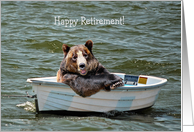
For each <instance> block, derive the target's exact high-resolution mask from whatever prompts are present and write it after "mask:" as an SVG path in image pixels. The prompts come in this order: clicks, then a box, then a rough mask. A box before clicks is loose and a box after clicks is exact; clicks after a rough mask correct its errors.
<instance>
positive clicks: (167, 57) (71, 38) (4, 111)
mask: <svg viewBox="0 0 194 132" xmlns="http://www.w3.org/2000/svg"><path fill="white" fill-rule="evenodd" d="M58 16H60V25H59V23H58V21H56V25H55V17H56V18H58ZM123 16H124V17H123ZM81 17H82V18H85V19H89V20H87V21H88V23H86V21H84V22H85V23H86V25H85V23H83V22H81ZM70 19H71V22H73V20H75V21H76V20H78V22H77V25H75V23H74V25H73V24H71V25H70V24H68V22H69V23H70ZM91 19H95V20H96V19H102V21H103V20H104V19H108V20H110V21H111V20H112V19H113V20H115V19H118V22H117V23H115V21H112V24H107V23H100V22H98V23H95V24H94V23H91ZM120 19H121V20H120ZM68 20H69V21H68ZM75 21H74V22H75ZM88 39H91V40H92V41H93V42H94V47H93V53H94V55H95V57H96V58H97V59H98V60H99V61H100V62H101V63H102V64H103V65H104V66H105V67H106V68H107V69H108V70H109V71H110V72H121V73H126V74H133V75H139V74H143V75H152V76H157V77H163V78H166V79H168V83H167V84H166V85H165V86H163V87H162V89H161V92H160V94H159V97H158V99H157V101H156V103H155V105H154V106H152V107H151V108H149V109H146V110H142V111H139V112H122V113H120V114H115V115H112V116H107V115H106V114H105V115H104V116H95V115H91V116H72V115H71V116H70V115H55V114H37V113H36V112H35V108H34V100H33V99H30V98H25V97H9V98H8V97H1V130H2V131H5V130H6V131H7V130H9V131H13V130H15V131H22V130H23V131H24V130H28V131H47V130H49V131H50V130H58V131H59V130H63V131H65V130H68V131H71V130H72V131H77V130H79V131H81V130H84V131H86V130H90V131H98V130H99V131H107V130H108V131H114V130H116V131H121V130H123V131H144V130H149V131H180V130H181V2H180V1H177V2H152V1H150V2H146V1H145V2H141V1H138V2H136V1H133V2H130V1H129V2H97V1H94V2H63V1H61V2H51V1H50V2H30V1H29V2H24V1H20V2H11V1H10V2H1V94H2V95H25V94H26V93H25V92H26V91H28V93H29V94H30V95H33V93H32V90H31V89H32V86H31V84H29V83H27V82H26V79H27V78H33V77H47V76H55V75H56V72H57V70H58V69H59V65H60V62H61V61H62V59H63V53H62V49H61V46H62V44H63V43H66V44H68V45H69V46H73V45H77V44H85V42H86V41H87V40H88ZM22 104H23V106H22ZM18 105H19V106H20V107H19V106H18Z"/></svg>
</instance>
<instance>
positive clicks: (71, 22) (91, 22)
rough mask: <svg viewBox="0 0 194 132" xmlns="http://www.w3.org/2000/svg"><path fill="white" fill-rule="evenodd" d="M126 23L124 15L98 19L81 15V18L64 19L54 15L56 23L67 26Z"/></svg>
mask: <svg viewBox="0 0 194 132" xmlns="http://www.w3.org/2000/svg"><path fill="white" fill-rule="evenodd" d="M78 23H79V24H81V25H98V24H100V25H124V16H122V17H120V18H119V19H97V18H95V17H91V18H90V19H87V18H86V17H84V16H81V18H80V21H79V19H62V18H61V17H60V16H55V17H54V25H58V26H59V25H62V26H65V27H76V26H77V25H78Z"/></svg>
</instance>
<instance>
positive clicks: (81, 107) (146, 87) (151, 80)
mask: <svg viewBox="0 0 194 132" xmlns="http://www.w3.org/2000/svg"><path fill="white" fill-rule="evenodd" d="M113 74H116V75H118V76H120V77H121V78H122V79H123V82H124V86H121V87H117V88H116V89H114V90H111V91H105V90H100V91H99V92H97V93H96V94H94V95H91V96H90V97H81V96H79V95H77V94H76V93H75V92H74V91H73V90H72V89H71V88H70V87H69V86H68V85H66V84H64V83H59V82H57V81H56V76H54V77H40V78H29V79H27V82H29V83H32V90H33V93H35V95H36V98H35V106H36V112H48V111H70V112H109V111H122V112H123V111H132V110H139V109H143V108H148V107H152V106H153V105H154V103H155V102H156V100H157V98H158V95H159V93H160V91H161V87H162V86H163V85H165V84H166V83H167V79H165V78H160V77H154V76H147V75H128V74H124V73H113Z"/></svg>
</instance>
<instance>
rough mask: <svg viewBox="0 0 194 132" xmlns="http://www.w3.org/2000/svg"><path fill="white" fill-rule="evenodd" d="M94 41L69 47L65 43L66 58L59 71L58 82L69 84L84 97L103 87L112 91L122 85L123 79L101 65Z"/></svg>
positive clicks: (63, 47)
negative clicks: (93, 51)
mask: <svg viewBox="0 0 194 132" xmlns="http://www.w3.org/2000/svg"><path fill="white" fill-rule="evenodd" d="M92 47H93V42H92V41H91V40H88V41H87V42H86V44H85V45H76V46H73V47H71V48H70V47H69V46H67V45H66V44H63V46H62V49H63V53H64V58H63V60H62V62H61V64H60V69H59V70H58V72H57V82H61V83H65V84H67V85H69V86H70V87H71V88H72V89H73V90H74V91H75V92H76V93H77V94H78V95H80V96H82V97H87V96H91V95H92V94H95V93H97V92H98V91H100V90H101V89H105V90H108V91H110V89H114V88H116V87H119V86H122V85H123V82H122V79H121V78H120V77H118V76H116V75H114V74H111V73H109V72H108V70H107V69H106V68H105V67H104V66H103V65H101V64H100V63H99V62H98V60H97V59H96V58H95V57H94V55H93V53H92Z"/></svg>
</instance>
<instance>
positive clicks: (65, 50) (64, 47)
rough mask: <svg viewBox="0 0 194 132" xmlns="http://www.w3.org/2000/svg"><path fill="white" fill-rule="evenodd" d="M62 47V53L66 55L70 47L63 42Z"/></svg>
mask: <svg viewBox="0 0 194 132" xmlns="http://www.w3.org/2000/svg"><path fill="white" fill-rule="evenodd" d="M62 49H63V54H64V55H65V57H66V55H67V53H68V52H69V50H70V47H69V46H67V45H66V44H63V46H62Z"/></svg>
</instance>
